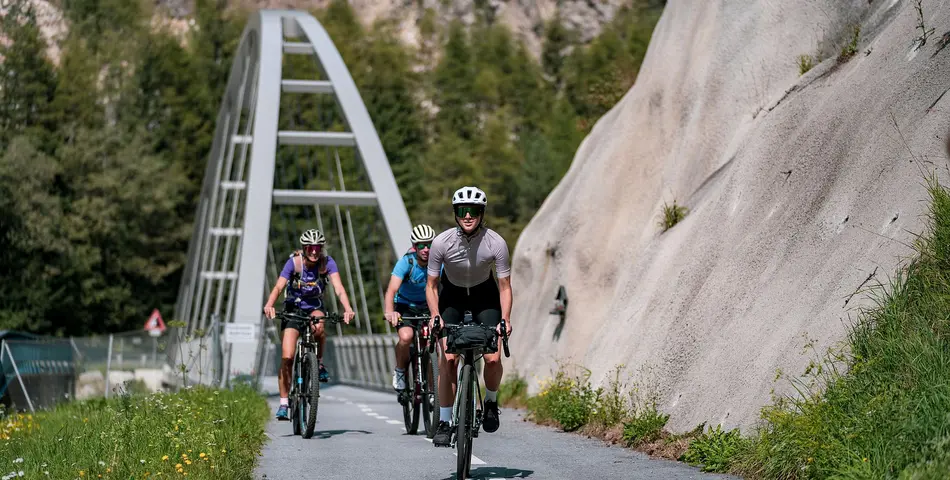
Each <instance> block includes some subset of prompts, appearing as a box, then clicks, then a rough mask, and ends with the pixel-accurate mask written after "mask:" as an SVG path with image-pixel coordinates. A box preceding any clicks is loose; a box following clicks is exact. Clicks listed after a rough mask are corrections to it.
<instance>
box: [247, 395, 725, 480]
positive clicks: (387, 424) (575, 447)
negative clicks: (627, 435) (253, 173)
mask: <svg viewBox="0 0 950 480" xmlns="http://www.w3.org/2000/svg"><path fill="white" fill-rule="evenodd" d="M321 393H322V395H321V398H320V408H319V411H318V416H317V427H316V431H315V433H314V436H313V438H311V439H309V440H305V439H303V438H302V437H299V436H294V435H293V431H292V427H291V425H290V422H277V421H276V420H273V419H272V420H271V421H270V422H269V423H268V425H267V434H268V441H267V443H266V444H265V445H264V447H263V452H262V453H263V454H262V456H261V457H259V458H258V460H259V465H258V467H257V469H256V471H255V478H259V479H283V478H320V479H352V478H414V479H432V480H436V479H438V480H441V479H455V463H456V457H455V454H454V453H455V449H448V448H435V447H433V446H432V444H431V443H430V442H429V441H428V440H426V438H425V435H412V436H410V435H407V434H406V432H405V427H404V426H403V422H402V407H400V405H399V404H398V403H396V396H395V393H383V392H375V391H369V390H363V389H358V388H352V387H347V386H341V385H334V386H329V387H325V388H323V389H322V390H321ZM269 403H270V404H271V407H272V408H271V410H272V411H274V410H276V408H277V403H278V401H277V398H276V397H271V398H270V400H269ZM419 423H420V425H419V428H420V430H422V428H423V427H422V420H421V419H420V421H419ZM473 454H474V457H475V458H473V459H472V468H471V478H478V479H492V478H535V479H562V478H563V479H572V478H624V479H648V478H650V479H652V478H662V479H700V478H702V479H707V478H708V479H712V478H717V479H718V478H735V477H728V476H725V475H711V474H705V473H702V472H700V471H699V470H698V469H696V468H692V467H690V466H688V465H685V464H682V463H679V462H673V461H669V460H658V459H651V458H649V457H648V456H647V455H645V454H642V453H639V452H635V451H632V450H628V449H625V448H619V447H616V446H614V447H608V446H606V445H605V444H604V443H603V442H601V441H599V440H595V439H588V438H585V437H582V436H580V435H573V434H567V433H563V432H558V431H556V430H554V429H552V428H548V427H541V426H538V425H535V424H533V423H531V422H524V421H522V415H521V412H519V411H517V410H506V409H502V412H501V428H499V429H498V431H497V432H495V433H485V432H484V431H483V432H480V434H479V437H478V438H476V439H475V442H474V447H473Z"/></svg>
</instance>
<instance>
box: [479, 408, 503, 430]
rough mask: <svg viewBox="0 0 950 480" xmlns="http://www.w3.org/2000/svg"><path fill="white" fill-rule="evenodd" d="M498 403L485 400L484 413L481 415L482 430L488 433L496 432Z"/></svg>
mask: <svg viewBox="0 0 950 480" xmlns="http://www.w3.org/2000/svg"><path fill="white" fill-rule="evenodd" d="M499 423H500V422H499V421H498V402H493V401H491V400H485V412H484V414H483V415H482V429H484V430H485V431H486V432H488V433H492V432H494V431H496V430H498V424H499Z"/></svg>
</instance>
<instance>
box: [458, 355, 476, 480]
mask: <svg viewBox="0 0 950 480" xmlns="http://www.w3.org/2000/svg"><path fill="white" fill-rule="evenodd" d="M473 372H474V369H473V368H472V365H470V364H466V365H464V366H462V375H461V378H460V379H459V383H458V388H461V389H462V394H461V395H460V396H459V408H458V413H459V423H458V427H457V430H456V434H455V439H456V440H455V445H456V449H457V450H458V452H457V453H458V465H457V467H458V468H457V470H456V475H455V478H457V479H459V480H463V479H466V478H468V473H469V468H470V467H471V466H472V427H473V425H474V423H475V422H474V416H475V412H473V411H472V394H473V393H474V392H473V391H472V375H474V373H473Z"/></svg>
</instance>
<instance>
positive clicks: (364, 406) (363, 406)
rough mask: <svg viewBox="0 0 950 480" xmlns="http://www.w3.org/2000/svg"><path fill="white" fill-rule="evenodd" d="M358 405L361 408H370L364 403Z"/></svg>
mask: <svg viewBox="0 0 950 480" xmlns="http://www.w3.org/2000/svg"><path fill="white" fill-rule="evenodd" d="M356 406H357V407H360V408H369V405H363V404H362V403H357V404H356Z"/></svg>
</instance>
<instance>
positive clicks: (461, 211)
mask: <svg viewBox="0 0 950 480" xmlns="http://www.w3.org/2000/svg"><path fill="white" fill-rule="evenodd" d="M484 212H485V207H480V206H465V205H463V206H458V207H455V216H456V217H459V218H465V215H466V214H468V215H471V216H472V218H475V217H478V216H481V214H482V213H484Z"/></svg>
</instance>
